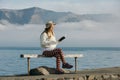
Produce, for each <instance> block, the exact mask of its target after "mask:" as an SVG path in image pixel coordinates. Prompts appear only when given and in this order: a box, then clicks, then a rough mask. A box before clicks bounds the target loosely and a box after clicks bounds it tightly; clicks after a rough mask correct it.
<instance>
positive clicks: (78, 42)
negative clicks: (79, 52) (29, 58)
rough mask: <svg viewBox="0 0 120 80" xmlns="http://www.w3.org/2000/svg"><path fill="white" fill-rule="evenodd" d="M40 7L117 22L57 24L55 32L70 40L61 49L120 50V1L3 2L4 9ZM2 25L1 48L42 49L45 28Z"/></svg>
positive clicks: (26, 0) (35, 0)
mask: <svg viewBox="0 0 120 80" xmlns="http://www.w3.org/2000/svg"><path fill="white" fill-rule="evenodd" d="M30 7H40V8H43V9H48V10H53V11H57V12H68V11H70V12H73V13H76V14H101V13H109V14H113V15H114V16H116V17H117V19H116V20H114V21H108V22H95V21H90V20H85V21H81V22H76V23H61V24H58V25H56V27H55V33H56V37H57V38H59V37H61V36H63V35H65V36H66V39H65V40H64V41H63V42H62V43H61V44H60V45H59V46H69V47H120V36H119V34H120V23H119V22H120V15H119V14H120V0H0V9H24V8H30ZM5 23H6V25H2V24H0V46H26V47H39V46H40V45H39V42H40V41H39V35H40V33H41V32H42V31H43V29H44V25H36V24H26V25H22V26H21V25H13V24H10V23H8V22H5Z"/></svg>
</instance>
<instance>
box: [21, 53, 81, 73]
mask: <svg viewBox="0 0 120 80" xmlns="http://www.w3.org/2000/svg"><path fill="white" fill-rule="evenodd" d="M20 57H21V58H27V65H28V75H30V58H51V57H45V56H44V55H40V54H21V55H20ZM64 57H67V58H74V59H75V72H77V58H80V57H83V54H65V55H64Z"/></svg>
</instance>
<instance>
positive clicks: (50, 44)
mask: <svg viewBox="0 0 120 80" xmlns="http://www.w3.org/2000/svg"><path fill="white" fill-rule="evenodd" d="M40 43H41V47H42V48H44V50H53V49H55V48H56V46H57V44H58V41H57V40H56V38H55V36H52V37H51V38H48V35H47V33H45V32H44V33H42V34H41V35H40Z"/></svg>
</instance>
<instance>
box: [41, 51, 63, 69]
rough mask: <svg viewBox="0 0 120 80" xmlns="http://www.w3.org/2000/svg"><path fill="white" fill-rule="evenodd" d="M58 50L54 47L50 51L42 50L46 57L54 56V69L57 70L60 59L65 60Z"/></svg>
mask: <svg viewBox="0 0 120 80" xmlns="http://www.w3.org/2000/svg"><path fill="white" fill-rule="evenodd" d="M60 52H61V50H60V49H54V50H51V51H44V52H43V55H45V56H46V57H56V69H57V70H60V61H62V62H65V60H64V58H62V57H63V55H62V54H61V53H60ZM62 59H63V60H62Z"/></svg>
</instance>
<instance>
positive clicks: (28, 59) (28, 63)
mask: <svg viewBox="0 0 120 80" xmlns="http://www.w3.org/2000/svg"><path fill="white" fill-rule="evenodd" d="M27 67H28V75H30V58H29V57H28V58H27Z"/></svg>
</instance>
